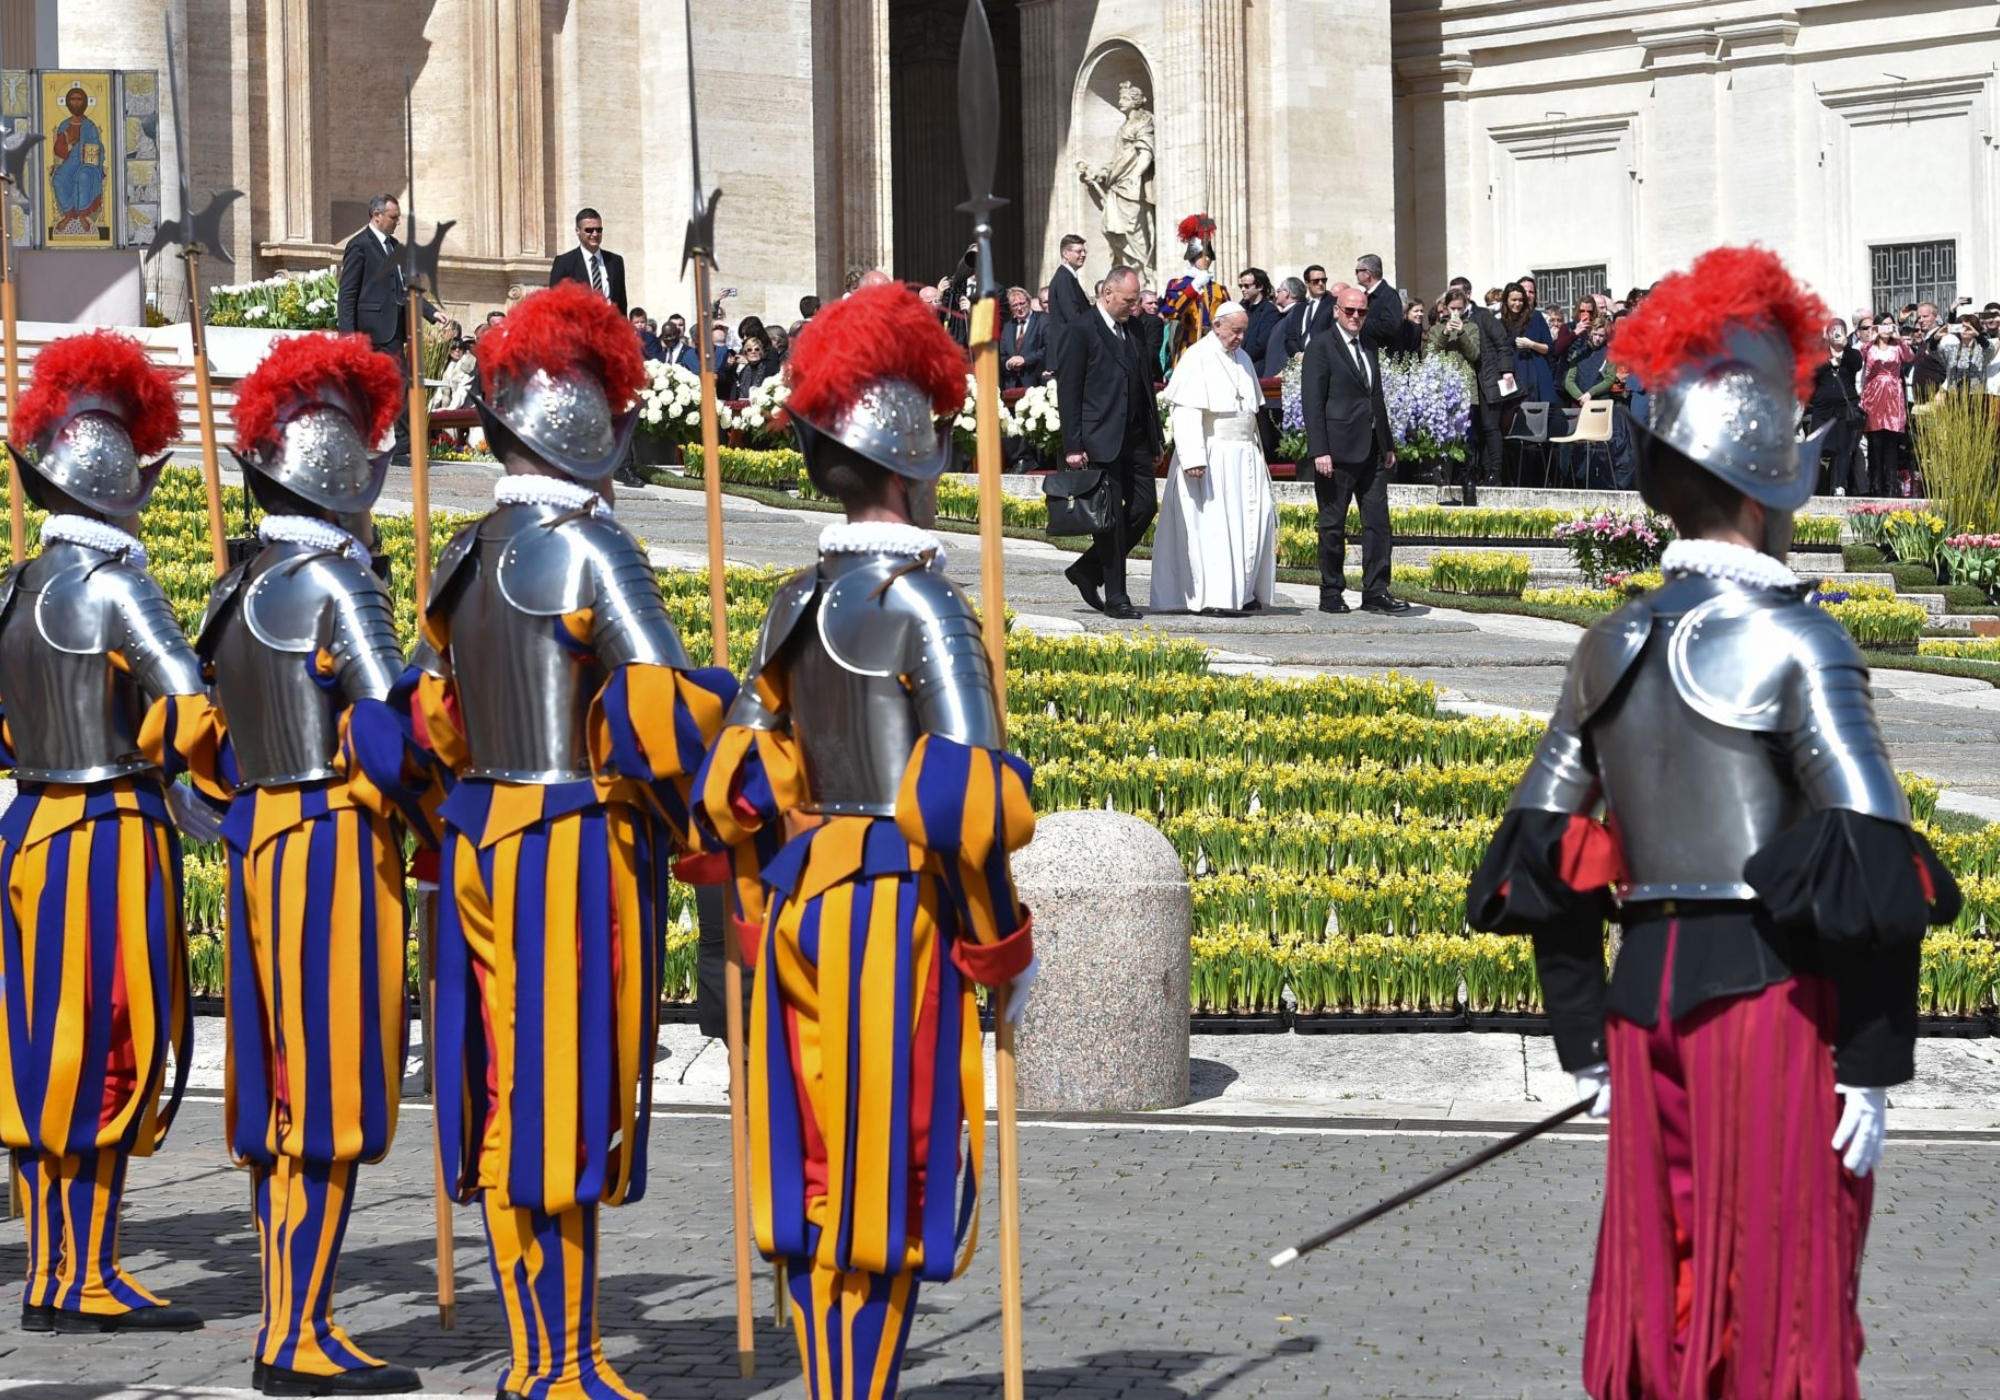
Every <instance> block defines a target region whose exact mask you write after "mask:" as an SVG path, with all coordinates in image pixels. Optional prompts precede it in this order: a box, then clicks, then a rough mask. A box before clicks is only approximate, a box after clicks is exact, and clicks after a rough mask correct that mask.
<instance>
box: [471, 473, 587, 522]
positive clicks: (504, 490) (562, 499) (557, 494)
mask: <svg viewBox="0 0 2000 1400" xmlns="http://www.w3.org/2000/svg"><path fill="white" fill-rule="evenodd" d="M493 500H494V502H495V504H497V505H503V506H555V507H557V508H558V509H560V510H582V509H584V508H585V507H586V506H587V507H589V509H590V513H591V514H592V515H601V516H604V517H606V518H607V519H608V518H609V517H610V515H611V507H610V506H609V505H607V504H606V503H605V500H604V497H602V496H600V495H598V494H597V492H595V491H594V490H592V489H591V488H590V487H588V486H585V485H583V484H582V483H581V482H576V481H564V480H563V479H562V478H561V477H555V476H503V477H501V478H500V479H499V480H498V481H496V482H494V483H493Z"/></svg>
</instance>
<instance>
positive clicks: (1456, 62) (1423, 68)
mask: <svg viewBox="0 0 2000 1400" xmlns="http://www.w3.org/2000/svg"><path fill="white" fill-rule="evenodd" d="M1473 67H1474V65H1473V62H1472V55H1471V54H1469V53H1466V52H1464V51H1463V50H1454V49H1448V50H1446V51H1445V52H1443V53H1421V54H1411V55H1409V56H1407V57H1405V58H1399V59H1397V60H1396V91H1397V94H1398V95H1399V96H1403V97H1416V98H1437V99H1439V100H1441V101H1442V100H1449V99H1454V98H1462V97H1464V96H1465V95H1466V92H1467V90H1468V89H1469V88H1470V87H1471V86H1472V70H1473Z"/></svg>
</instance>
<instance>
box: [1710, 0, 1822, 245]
mask: <svg viewBox="0 0 2000 1400" xmlns="http://www.w3.org/2000/svg"><path fill="white" fill-rule="evenodd" d="M1715 32H1716V36H1717V37H1718V38H1719V39H1720V40H1721V41H1722V44H1723V55H1724V62H1725V63H1726V65H1727V68H1728V80H1727V84H1726V91H1727V93H1728V97H1727V101H1728V103H1729V119H1728V126H1729V129H1730V130H1731V131H1733V132H1736V133H1738V134H1739V136H1740V135H1741V134H1742V133H1748V132H1755V133H1756V137H1755V139H1754V140H1742V139H1737V140H1733V141H1731V142H1730V143H1729V145H1728V148H1727V149H1726V150H1718V151H1717V156H1718V158H1720V159H1721V160H1722V162H1723V168H1721V169H1718V170H1717V171H1716V172H1715V174H1716V182H1717V184H1719V185H1726V186H1727V187H1728V190H1729V194H1728V196H1727V205H1728V209H1729V217H1728V219H1727V221H1725V222H1724V223H1723V225H1722V227H1721V228H1720V229H1719V230H1718V235H1719V237H1720V238H1722V239H1723V240H1725V241H1727V242H1732V243H1734V242H1749V241H1750V240H1752V239H1761V240H1763V241H1765V242H1767V243H1769V244H1770V245H1771V246H1772V247H1774V248H1792V247H1795V246H1797V245H1796V241H1795V239H1794V237H1793V234H1794V230H1795V229H1796V228H1797V225H1798V223H1799V213H1800V211H1799V207H1798V190H1799V185H1800V180H1799V171H1800V170H1801V169H1802V168H1806V167H1808V161H1807V159H1806V153H1805V152H1804V151H1803V150H1802V149H1801V148H1800V144H1799V135H1800V133H1799V104H1798V102H1797V101H1796V100H1795V98H1794V95H1793V91H1792V70H1791V58H1792V44H1793V42H1794V41H1795V40H1796V39H1797V38H1798V33H1799V21H1798V20H1797V18H1795V17H1792V16H1787V15H1774V16H1769V17H1766V18H1762V19H1755V20H1745V21H1742V22H1740V23H1736V24H1720V25H1717V26H1716V30H1715ZM1718 81H1719V80H1718Z"/></svg>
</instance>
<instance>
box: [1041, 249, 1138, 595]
mask: <svg viewBox="0 0 2000 1400" xmlns="http://www.w3.org/2000/svg"><path fill="white" fill-rule="evenodd" d="M1058 275H1060V274H1058ZM1138 306H1139V274H1138V272H1137V271H1135V270H1134V269H1132V268H1129V267H1118V268H1113V269H1112V270H1111V274H1110V275H1109V276H1108V277H1106V278H1105V279H1104V283H1103V288H1102V290H1101V291H1100V292H1099V294H1098V298H1097V306H1096V307H1095V308H1094V309H1093V310H1092V311H1091V313H1090V315H1089V316H1087V317H1085V318H1084V319H1083V320H1081V321H1077V322H1075V323H1074V324H1072V325H1071V326H1069V327H1068V328H1067V329H1066V330H1065V332H1064V334H1063V338H1062V345H1061V348H1060V349H1059V350H1058V351H1057V357H1058V358H1057V360H1056V402H1057V404H1058V405H1059V407H1060V409H1061V413H1062V433H1063V462H1064V465H1065V466H1067V467H1069V468H1070V469H1071V470H1076V469H1078V468H1082V467H1095V468H1096V469H1097V470H1099V471H1101V472H1103V473H1104V474H1105V476H1106V478H1107V479H1108V480H1109V481H1110V483H1111V528H1110V529H1108V530H1106V531H1104V532H1103V533H1102V534H1100V535H1097V536H1095V537H1094V538H1093V539H1092V541H1091V545H1090V548H1089V549H1087V550H1085V551H1084V552H1083V557H1082V558H1080V559H1078V560H1077V561H1076V563H1074V564H1072V565H1070V567H1069V568H1068V569H1066V570H1065V571H1064V573H1063V576H1064V577H1065V578H1067V579H1068V580H1069V581H1070V582H1071V583H1073V584H1075V585H1076V587H1077V591H1078V592H1080V593H1082V594H1083V601H1084V602H1086V603H1088V604H1090V606H1091V607H1093V608H1096V609H1098V610H1099V611H1100V612H1102V613H1103V614H1104V615H1105V616H1106V617H1112V618H1117V619H1119V620H1120V621H1124V622H1130V621H1134V620H1136V619H1137V618H1138V617H1139V615H1140V614H1139V610H1138V609H1137V608H1135V607H1133V606H1132V597H1131V594H1129V593H1128V592H1127V591H1126V589H1125V557H1126V556H1127V555H1128V554H1130V553H1131V552H1132V547H1133V546H1134V545H1136V544H1137V543H1138V542H1139V540H1140V539H1141V538H1142V537H1143V536H1144V535H1145V533H1146V527H1147V526H1148V525H1150V524H1152V523H1153V514H1154V512H1155V511H1156V510H1157V509H1158V508H1159V494H1158V488H1157V487H1156V486H1155V485H1154V483H1153V464H1154V463H1155V462H1157V461H1158V460H1159V456H1160V449H1161V443H1162V440H1163V435H1162V434H1161V432H1160V411H1159V407H1158V406H1157V405H1156V404H1155V403H1154V401H1153V377H1152V375H1151V374H1150V373H1148V372H1147V370H1146V367H1145V366H1144V364H1142V363H1141V360H1142V357H1143V356H1144V353H1145V352H1144V349H1143V347H1141V345H1140V344H1139V341H1138V337H1137V336H1136V335H1134V334H1133V333H1132V332H1131V331H1130V330H1129V329H1127V323H1128V322H1129V321H1130V320H1131V319H1132V314H1133V312H1135V311H1136V310H1137V309H1138Z"/></svg>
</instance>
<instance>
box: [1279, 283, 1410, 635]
mask: <svg viewBox="0 0 2000 1400" xmlns="http://www.w3.org/2000/svg"><path fill="white" fill-rule="evenodd" d="M1334 314H1335V316H1336V317H1337V318H1338V324H1337V325H1336V326H1335V328H1334V329H1333V331H1332V332H1330V333H1328V334H1325V335H1322V336H1320V337H1318V338H1317V339H1315V340H1314V341H1313V343H1312V345H1311V347H1310V348H1309V349H1308V350H1307V351H1306V363H1305V375H1304V380H1303V383H1302V385H1301V389H1302V391H1303V395H1304V399H1305V416H1306V443H1307V448H1306V450H1307V452H1308V453H1310V454H1311V455H1310V460H1311V462H1312V467H1313V475H1312V483H1313V493H1314V495H1315V496H1316V497H1317V498H1318V502H1319V610H1320V611H1321V612H1323V613H1345V612H1351V611H1353V610H1352V609H1351V608H1350V607H1348V605H1347V599H1346V598H1345V597H1344V596H1343V595H1344V594H1345V593H1346V591H1347V507H1348V504H1349V503H1350V502H1353V501H1356V500H1358V501H1359V502H1360V506H1361V610H1362V611H1363V612H1370V613H1381V614H1383V615H1385V616H1388V617H1400V616H1402V615H1403V614H1404V613H1407V612H1409V610H1410V605H1409V604H1408V603H1406V602H1404V601H1403V600H1402V599H1400V598H1398V597H1396V596H1395V595H1394V594H1392V593H1390V592H1389V551H1390V548H1391V544H1392V541H1391V539H1390V534H1389V473H1390V472H1391V471H1392V470H1393V469H1394V468H1395V465H1396V448H1395V443H1394V441H1393V440H1392V439H1391V438H1390V435H1389V407H1388V405H1387V403H1385V402H1384V401H1383V397H1382V362H1381V358H1380V356H1379V355H1378V354H1377V353H1376V350H1375V347H1374V346H1372V345H1370V344H1368V342H1367V341H1366V339H1364V338H1363V336H1362V330H1361V328H1362V326H1363V324H1364V323H1365V322H1366V320H1367V316H1368V293H1366V292H1365V291H1363V290H1362V289H1361V288H1359V287H1348V288H1346V289H1344V290H1343V291H1342V292H1341V293H1340V297H1339V304H1338V306H1337V307H1336V309H1335V313H1334Z"/></svg>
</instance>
